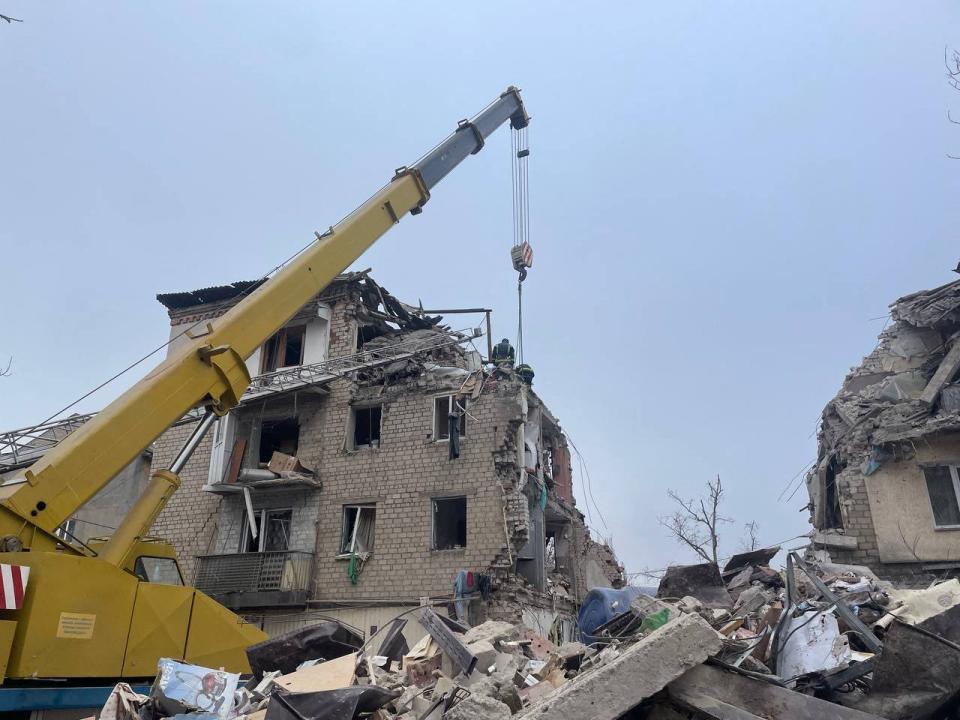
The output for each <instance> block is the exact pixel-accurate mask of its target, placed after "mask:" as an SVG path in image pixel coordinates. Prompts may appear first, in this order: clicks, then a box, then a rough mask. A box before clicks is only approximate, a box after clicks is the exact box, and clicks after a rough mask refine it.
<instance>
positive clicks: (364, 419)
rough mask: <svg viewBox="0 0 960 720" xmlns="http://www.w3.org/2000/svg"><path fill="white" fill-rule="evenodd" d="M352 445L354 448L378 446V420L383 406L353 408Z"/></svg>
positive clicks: (381, 414)
mask: <svg viewBox="0 0 960 720" xmlns="http://www.w3.org/2000/svg"><path fill="white" fill-rule="evenodd" d="M352 412H353V445H352V448H353V449H354V450H360V449H363V448H373V447H380V421H381V418H382V417H383V406H382V405H373V406H371V407H355V408H353V411H352Z"/></svg>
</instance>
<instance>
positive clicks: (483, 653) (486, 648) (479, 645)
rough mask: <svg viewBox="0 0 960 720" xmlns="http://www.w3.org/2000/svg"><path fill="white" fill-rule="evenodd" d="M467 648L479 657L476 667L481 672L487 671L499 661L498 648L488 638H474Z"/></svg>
mask: <svg viewBox="0 0 960 720" xmlns="http://www.w3.org/2000/svg"><path fill="white" fill-rule="evenodd" d="M466 648H467V651H468V652H469V653H470V654H471V655H473V656H474V657H475V658H476V659H477V662H476V668H477V670H479V671H480V672H483V673H486V672H487V671H488V670H489V668H490V666H491V665H493V664H495V663H496V661H497V655H498V653H497V651H496V649H495V648H494V647H493V645H491V644H490V643H489V642H487V641H486V640H474V641H473V642H470V643H467V644H466ZM468 674H469V673H468Z"/></svg>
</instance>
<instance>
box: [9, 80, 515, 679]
mask: <svg viewBox="0 0 960 720" xmlns="http://www.w3.org/2000/svg"><path fill="white" fill-rule="evenodd" d="M507 121H509V122H510V123H511V125H512V126H513V127H514V128H522V127H525V126H526V125H527V123H528V121H529V118H528V116H527V113H526V110H525V108H524V105H523V101H522V99H521V98H520V94H519V91H518V90H517V89H516V88H514V87H510V88H508V89H507V90H506V91H505V92H504V93H503V94H501V95H500V97H498V98H497V99H496V100H494V101H493V102H492V103H490V105H488V106H487V107H486V108H484V110H482V111H481V112H480V113H479V114H477V115H476V116H475V117H474V118H472V119H470V120H463V121H461V122H460V124H459V126H458V127H457V129H456V131H455V132H454V133H453V134H452V135H450V136H449V137H448V138H447V139H446V140H444V141H443V142H442V143H440V145H438V146H437V147H436V148H434V149H433V150H431V151H430V152H429V153H428V154H427V155H425V156H424V157H423V158H422V159H421V160H419V161H418V162H417V163H415V164H414V165H412V166H410V167H404V168H400V169H399V170H397V171H396V174H395V175H394V177H393V179H392V180H391V181H390V182H389V183H387V185H385V186H384V187H383V188H382V189H380V190H379V191H377V192H376V193H375V194H374V195H373V196H372V197H371V198H370V199H369V200H367V201H366V202H365V203H364V204H363V205H361V206H360V207H359V208H358V209H357V210H355V211H354V212H352V213H351V214H350V215H348V216H347V217H346V218H344V219H343V220H341V221H340V222H339V223H337V224H336V225H334V226H333V227H331V228H330V229H329V230H328V231H327V232H326V233H324V234H323V235H320V236H318V238H317V241H316V242H315V243H313V244H312V245H311V246H310V247H309V248H307V249H306V250H305V251H304V252H302V253H301V254H299V255H298V256H297V257H296V258H295V259H294V260H293V261H292V262H290V263H289V264H287V265H286V266H285V267H283V268H282V269H281V270H279V271H278V272H277V273H276V274H275V275H274V276H273V277H271V278H269V279H268V280H267V281H266V282H265V283H263V284H262V285H261V286H260V287H258V288H257V289H256V290H255V291H253V292H252V293H251V294H250V295H249V296H247V297H246V298H244V299H243V300H241V301H240V302H239V303H238V304H237V305H235V306H234V307H233V308H231V309H230V310H229V311H228V312H227V313H226V314H224V315H223V316H221V317H219V318H216V319H213V320H209V321H206V322H205V323H204V324H203V325H202V326H195V327H193V328H192V329H191V330H190V331H189V333H188V334H189V336H190V338H191V342H190V343H188V344H186V346H185V347H183V348H181V349H180V350H178V351H177V352H176V353H174V354H173V355H171V356H170V357H169V358H167V359H166V360H165V361H164V362H163V363H161V364H160V365H159V366H157V367H156V368H155V369H154V370H152V371H151V372H150V373H149V374H148V375H147V376H146V377H145V378H143V379H142V380H141V381H139V382H138V383H136V384H135V385H134V386H133V387H131V388H130V389H129V390H127V391H126V392H125V393H123V394H122V395H121V396H120V397H118V398H117V399H116V400H114V401H113V402H112V403H110V405H108V406H107V407H106V408H105V409H104V410H102V411H101V412H100V413H98V414H97V415H96V416H95V417H94V418H93V419H92V420H90V421H89V422H87V423H86V424H85V425H83V426H82V427H80V428H79V429H78V430H76V431H75V432H74V433H73V434H71V435H70V436H69V437H68V438H66V439H65V440H64V441H62V442H61V443H60V444H59V445H57V446H56V447H55V448H53V449H52V450H50V451H49V452H48V453H47V454H46V455H45V456H44V457H43V458H41V459H40V460H38V461H37V462H36V463H35V464H34V465H33V466H32V467H30V468H29V469H27V470H25V471H24V472H23V473H22V475H19V476H18V477H16V478H14V479H13V480H10V481H8V482H6V483H4V484H3V485H2V486H0V541H2V543H0V548H2V549H4V550H8V551H10V552H2V553H0V562H3V563H10V564H16V565H22V566H29V567H30V568H31V575H30V584H29V586H28V590H27V594H26V596H25V598H24V605H23V607H22V608H21V609H20V610H16V611H0V617H2V618H4V620H0V661H2V659H4V658H6V657H7V656H8V655H9V665H8V666H7V667H6V672H5V673H4V674H5V676H8V677H31V676H32V677H53V676H57V677H77V676H86V677H90V676H121V675H128V674H130V673H129V672H126V671H127V670H130V669H131V668H130V662H129V658H130V657H131V652H133V653H134V654H136V653H139V655H138V656H137V660H136V662H135V663H134V665H136V668H133V669H134V670H140V669H142V668H143V664H144V663H145V662H147V664H149V663H148V659H149V658H151V657H152V658H153V659H154V661H155V659H156V657H159V655H160V654H161V653H162V654H168V655H170V656H172V657H185V658H186V659H188V660H189V659H191V658H192V659H193V660H194V661H199V660H204V661H206V662H207V663H208V664H214V663H216V664H226V665H228V666H230V665H233V666H234V667H237V666H240V667H241V668H242V667H244V666H245V665H246V659H245V657H242V652H241V653H239V654H238V649H240V644H241V643H243V644H245V643H244V642H243V641H245V640H250V639H251V638H257V637H260V636H257V635H256V633H251V632H250V631H249V628H248V629H247V630H245V631H244V632H243V633H240V634H239V635H238V637H237V638H235V642H234V643H233V645H230V643H229V642H226V641H225V640H224V638H223V636H222V632H223V631H222V630H221V631H219V632H220V633H221V635H220V636H219V637H216V638H214V637H212V636H209V637H205V638H204V639H203V640H202V641H201V640H199V639H198V634H199V631H195V630H193V629H191V630H190V634H189V636H188V634H187V627H192V626H191V625H190V623H191V612H194V611H195V609H196V608H198V607H203V608H206V610H205V611H204V612H206V613H207V614H208V615H209V614H211V613H212V614H215V615H216V614H217V613H219V615H217V617H218V621H217V622H214V623H212V624H213V625H216V626H217V627H220V628H222V627H224V626H228V625H230V623H231V622H234V621H235V620H236V618H235V616H233V615H232V614H231V613H229V612H228V611H227V610H226V609H224V608H222V607H220V606H219V605H216V603H213V601H212V600H210V599H209V598H206V597H205V596H202V595H201V594H200V593H198V592H196V591H195V590H193V589H192V588H180V590H182V591H184V592H188V593H190V594H191V596H190V598H187V597H186V595H183V593H181V595H182V597H181V596H178V597H177V599H175V600H172V601H170V602H174V604H176V603H181V606H182V607H181V610H183V612H181V615H182V617H179V616H178V619H177V620H176V621H173V620H171V619H170V618H166V619H165V620H163V619H161V618H160V617H158V615H157V613H158V612H160V611H159V610H157V609H156V608H155V609H154V610H153V611H150V612H147V613H146V614H145V615H144V616H143V617H142V618H140V619H139V622H141V625H137V623H138V617H139V616H138V614H137V611H138V610H140V609H142V608H143V607H144V606H145V604H147V603H153V604H154V605H156V604H157V603H158V602H159V598H160V597H161V596H162V595H163V593H168V592H172V590H171V588H170V586H163V587H162V590H158V589H157V587H156V586H154V587H152V588H151V587H150V585H151V584H150V583H146V582H143V581H142V580H140V579H138V578H136V577H134V576H133V575H132V574H131V573H130V572H129V571H130V569H131V567H132V562H133V560H134V559H135V558H133V557H132V555H133V553H134V552H135V551H136V550H138V548H139V546H140V544H141V543H140V540H141V538H142V537H143V536H144V535H145V534H146V532H147V531H148V530H149V528H150V525H151V524H152V523H153V520H154V519H155V518H156V516H157V514H158V513H159V512H160V510H161V509H162V508H163V506H164V504H165V503H166V501H167V499H168V498H169V496H170V495H171V494H172V493H173V492H174V491H175V489H176V488H177V486H178V485H179V479H178V473H179V471H180V470H181V469H182V467H183V465H184V464H185V463H186V461H187V460H188V459H189V457H190V454H191V453H192V452H193V450H194V448H195V447H196V446H197V445H198V444H199V441H200V440H201V439H202V437H203V434H204V433H205V432H206V431H207V429H208V428H209V427H210V425H211V424H212V421H213V420H214V418H215V417H216V416H218V415H224V414H225V413H227V412H228V411H229V410H230V409H231V408H232V407H234V406H236V405H237V404H238V402H239V401H240V398H241V396H242V395H243V392H244V390H245V389H246V387H247V385H248V384H249V382H250V376H249V374H248V372H247V368H246V365H245V363H244V360H245V359H246V358H247V357H249V356H250V355H251V354H252V353H253V352H254V351H255V350H256V348H257V347H259V346H260V345H261V344H262V343H263V342H264V341H265V340H267V338H269V337H270V336H271V335H272V334H273V333H275V332H276V331H277V330H278V329H280V328H281V327H282V326H283V324H284V323H285V322H287V321H288V320H289V319H290V318H291V317H293V315H294V314H296V312H297V311H298V310H299V309H300V308H301V307H302V306H303V305H304V304H305V303H306V302H307V301H309V300H310V298H312V297H313V296H315V295H316V294H317V293H319V292H320V291H322V290H323V289H324V288H325V287H326V286H327V285H328V284H329V283H330V281H331V280H333V278H334V277H336V275H337V274H338V273H340V272H342V271H343V270H345V269H346V268H347V267H348V266H349V265H350V264H351V263H352V262H353V261H354V260H356V259H357V258H358V257H360V255H362V254H363V252H365V251H366V250H367V248H369V247H370V246H371V245H372V244H373V243H374V242H375V241H376V240H377V239H378V238H379V237H380V236H381V235H383V234H384V233H385V232H386V231H387V230H389V229H390V228H391V227H392V226H393V225H395V224H396V223H397V222H399V221H400V219H401V218H402V217H404V216H405V215H406V214H408V213H413V214H416V213H419V212H420V210H421V208H422V207H423V205H424V204H425V203H426V202H427V200H429V198H430V190H431V188H433V187H434V186H435V185H436V184H437V183H438V182H439V181H440V180H442V179H443V178H444V177H445V176H446V175H447V173H449V172H450V171H451V170H452V169H453V168H454V167H456V166H457V165H458V164H459V163H460V162H461V161H462V160H464V159H465V158H466V157H467V156H468V155H470V154H474V153H476V152H479V150H480V149H481V148H482V147H483V144H484V140H485V138H486V137H487V136H489V135H490V134H491V133H492V132H493V131H494V130H496V129H497V128H498V127H499V126H500V125H502V124H504V123H505V122H507ZM198 406H203V407H205V408H206V414H205V415H204V417H203V419H202V420H201V422H200V423H198V425H197V426H196V429H195V430H194V433H193V435H192V436H191V438H190V439H189V440H188V441H187V443H186V444H185V445H184V447H183V449H182V450H181V451H180V453H179V455H178V456H177V458H176V459H175V460H174V462H173V464H172V466H171V468H170V469H168V470H161V471H159V472H156V473H154V474H153V476H152V477H151V479H150V483H149V485H148V487H147V489H146V490H145V491H144V493H143V495H142V496H141V498H140V499H139V500H138V502H137V503H136V504H135V505H134V507H133V508H131V510H130V511H129V512H128V513H127V515H126V517H125V518H124V519H123V521H122V522H121V524H120V527H119V528H118V529H117V531H116V533H114V535H113V536H112V537H111V538H110V539H109V540H108V541H107V542H106V543H105V544H104V545H103V546H101V547H99V548H96V549H92V548H90V547H85V546H81V545H75V544H72V543H65V542H64V541H63V539H62V538H60V537H58V536H57V535H56V534H55V531H56V529H57V528H58V527H59V526H60V525H61V524H62V523H63V522H64V521H66V520H67V519H69V518H70V517H71V516H72V515H73V514H74V513H75V512H76V511H77V509H78V508H80V507H81V506H82V505H83V504H84V503H85V502H87V501H88V500H89V499H90V498H92V497H93V495H94V494H96V493H97V491H99V490H100V489H101V488H102V487H104V486H105V485H106V484H107V483H108V482H109V481H110V480H111V479H112V478H113V477H114V476H115V475H116V474H117V473H118V472H119V471H120V470H121V469H122V468H123V467H124V466H125V465H127V464H128V463H129V462H130V461H131V460H132V459H134V458H135V457H136V456H137V455H138V454H139V453H141V452H142V451H143V450H144V449H145V448H146V447H148V446H149V445H150V443H152V442H153V441H154V440H155V439H156V438H157V437H159V436H160V435H161V434H162V433H163V432H164V431H165V430H166V429H167V428H169V427H170V426H171V425H172V424H173V423H175V422H176V421H177V420H179V419H180V418H182V417H183V416H184V414H185V413H187V412H189V411H190V410H191V409H193V408H196V407H198ZM118 573H119V574H118ZM81 575H84V577H83V578H82V579H81V578H80V576H81ZM121 576H123V577H121ZM91 578H94V579H95V581H96V583H95V584H94V585H91V582H92V581H91ZM131 583H132V584H131ZM138 583H139V585H138ZM71 586H73V587H83V589H84V592H83V593H79V592H74V591H73V590H72V589H71ZM148 595H149V596H151V597H149V598H148V597H147V596H148ZM198 598H199V599H198ZM168 605H169V603H168ZM187 605H189V608H192V610H189V611H188V610H184V609H183V608H186V607H187ZM211 608H213V609H211ZM220 611H222V612H220ZM184 613H185V614H184ZM105 614H108V615H109V616H111V619H110V620H106V618H105ZM77 617H80V618H81V619H80V620H77ZM83 618H86V619H85V620H84V619H83ZM91 618H92V619H91ZM97 618H100V619H99V620H98V619H97ZM131 618H132V620H131ZM230 618H234V620H233V621H232V620H231V619H230ZM193 620H194V621H196V618H193ZM161 622H163V623H167V624H169V623H171V622H174V627H173V630H171V629H170V628H169V627H168V628H165V629H164V633H165V634H167V635H169V634H170V633H171V632H172V633H173V634H174V635H176V637H175V638H173V640H172V641H171V642H156V643H154V645H156V647H154V645H151V642H153V641H152V640H150V639H149V636H150V634H151V632H153V631H155V630H156V627H155V626H156V625H158V624H159V623H161ZM98 623H99V624H98ZM105 623H109V625H110V626H111V627H110V629H109V630H104V629H103V628H104V624H105ZM181 625H183V628H182V630H183V632H182V633H181V632H180V629H181ZM236 625H237V627H241V625H240V624H239V622H236ZM121 627H122V628H123V632H120V631H119V630H117V629H118V628H121ZM78 628H80V629H79V630H78ZM128 628H129V632H127V629H128ZM257 632H259V631H257ZM181 635H182V637H181ZM207 635H210V634H209V633H208V634H207ZM80 636H84V637H80ZM135 637H141V639H142V638H147V640H144V641H143V642H144V643H145V644H144V645H143V646H142V647H139V648H137V649H131V648H130V647H129V644H130V642H132V638H135ZM81 639H83V640H86V641H88V644H84V643H81V644H80V645H77V642H78V640H81ZM204 643H208V644H209V645H210V647H205V646H204ZM228 646H229V647H228ZM177 647H180V648H181V650H180V652H176V648H177ZM191 647H192V648H193V652H192V654H191ZM217 648H220V649H222V652H221V650H218V649H217ZM171 651H173V652H171ZM91 653H93V654H97V655H98V656H99V655H100V654H101V653H102V654H103V657H105V658H107V660H106V661H104V662H99V661H98V662H95V663H89V662H86V661H85V658H86V657H90V654H91ZM54 658H56V659H54ZM112 668H116V670H115V671H111V669H112ZM121 668H122V670H123V672H121ZM104 673H105V674H104ZM141 674H143V673H141Z"/></svg>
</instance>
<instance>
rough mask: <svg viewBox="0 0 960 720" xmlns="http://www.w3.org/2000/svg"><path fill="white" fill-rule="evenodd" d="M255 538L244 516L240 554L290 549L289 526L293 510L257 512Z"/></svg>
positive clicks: (255, 514) (255, 515)
mask: <svg viewBox="0 0 960 720" xmlns="http://www.w3.org/2000/svg"><path fill="white" fill-rule="evenodd" d="M254 518H255V519H256V523H257V537H253V534H252V533H251V532H250V521H249V519H247V518H246V515H244V519H245V520H246V522H245V523H244V534H243V545H242V547H241V550H240V551H241V552H277V551H283V550H289V549H290V526H291V524H292V523H293V510H290V509H284V510H257V511H256V512H255V513H254Z"/></svg>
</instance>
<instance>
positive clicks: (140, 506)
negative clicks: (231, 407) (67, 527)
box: [99, 410, 217, 567]
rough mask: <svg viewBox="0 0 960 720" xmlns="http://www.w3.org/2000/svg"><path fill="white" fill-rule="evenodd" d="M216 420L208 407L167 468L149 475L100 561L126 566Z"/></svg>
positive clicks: (103, 551)
mask: <svg viewBox="0 0 960 720" xmlns="http://www.w3.org/2000/svg"><path fill="white" fill-rule="evenodd" d="M216 419H217V417H216V415H214V413H213V412H212V411H211V410H207V412H206V414H205V415H204V416H203V419H202V420H200V422H199V423H198V424H197V426H196V427H195V428H194V429H193V432H192V433H191V434H190V437H189V438H187V441H186V442H185V443H184V444H183V447H181V448H180V451H179V452H178V453H177V455H176V457H175V458H174V459H173V462H172V463H171V464H170V469H169V470H159V471H157V472H155V473H154V474H153V475H152V476H151V477H150V482H149V483H148V484H147V487H146V489H144V491H143V492H142V493H141V494H140V497H139V498H137V501H136V502H135V503H134V504H133V507H132V508H130V512H128V513H127V515H126V517H124V519H123V522H121V523H120V527H118V528H117V530H116V532H114V533H113V535H112V536H111V537H110V539H109V540H108V541H107V542H106V543H105V544H104V546H103V549H102V550H101V551H100V555H99V557H100V559H101V560H104V561H105V562H108V563H110V564H111V565H116V566H117V567H123V566H124V565H126V563H127V560H128V559H129V556H130V553H131V551H132V550H133V548H134V547H135V546H136V544H137V541H138V540H139V539H140V538H142V537H143V536H144V535H146V534H147V533H148V532H149V531H150V526H151V525H153V521H154V520H156V519H157V515H159V514H160V511H161V510H163V508H164V507H165V506H166V504H167V501H168V500H169V499H170V496H171V495H173V493H174V492H175V491H176V489H177V488H178V487H180V476H179V473H180V471H181V470H183V468H184V466H185V465H186V464H187V461H188V460H189V459H190V456H191V455H193V453H194V451H195V450H196V449H197V446H199V445H200V441H201V440H203V437H204V436H205V435H206V434H207V431H208V430H209V429H210V427H211V426H212V425H213V422H214V420H216Z"/></svg>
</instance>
